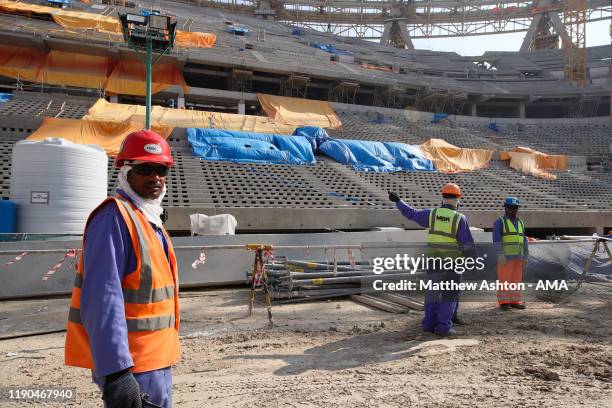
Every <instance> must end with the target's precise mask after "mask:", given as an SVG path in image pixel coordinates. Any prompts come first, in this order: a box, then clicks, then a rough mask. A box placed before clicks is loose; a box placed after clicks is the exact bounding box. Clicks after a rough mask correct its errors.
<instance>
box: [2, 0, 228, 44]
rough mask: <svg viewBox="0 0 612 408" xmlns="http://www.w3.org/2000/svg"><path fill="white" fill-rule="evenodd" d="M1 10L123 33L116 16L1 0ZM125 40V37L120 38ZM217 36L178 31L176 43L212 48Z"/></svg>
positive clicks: (73, 25)
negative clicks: (36, 15)
mask: <svg viewBox="0 0 612 408" xmlns="http://www.w3.org/2000/svg"><path fill="white" fill-rule="evenodd" d="M0 11H3V12H5V13H10V14H19V15H24V16H27V17H31V16H32V14H38V15H40V16H45V17H48V16H50V17H51V18H52V19H53V21H55V22H56V23H57V24H59V25H60V26H62V27H64V28H68V29H71V30H75V29H80V30H94V31H98V32H103V33H110V34H117V35H121V23H120V22H119V20H118V19H117V18H115V17H111V16H103V15H101V14H95V13H87V12H84V11H72V10H62V9H58V8H55V7H48V6H40V5H37V4H29V3H21V2H13V1H8V0H0ZM118 40H119V41H123V38H118ZM216 41H217V37H216V36H215V35H214V34H209V33H200V32H190V31H177V33H176V43H177V44H178V45H180V46H182V47H186V48H211V47H213V46H214V45H215V43H216Z"/></svg>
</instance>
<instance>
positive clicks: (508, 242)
mask: <svg viewBox="0 0 612 408" xmlns="http://www.w3.org/2000/svg"><path fill="white" fill-rule="evenodd" d="M499 219H500V220H501V223H502V246H503V249H504V255H522V254H523V249H524V248H523V247H524V245H525V225H524V224H523V221H522V220H521V219H518V222H517V227H518V229H517V228H515V227H514V224H513V223H512V221H511V220H509V219H507V218H506V217H499Z"/></svg>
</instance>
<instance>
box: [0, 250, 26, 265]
mask: <svg viewBox="0 0 612 408" xmlns="http://www.w3.org/2000/svg"><path fill="white" fill-rule="evenodd" d="M28 254H29V252H27V251H26V252H22V253H20V254H19V255H17V256H16V257H15V258H13V259H12V260H11V261H8V262H7V263H5V264H4V265H3V266H9V265H12V264H15V263H17V262H19V261H21V260H22V259H23V258H25V257H26V256H27V255H28Z"/></svg>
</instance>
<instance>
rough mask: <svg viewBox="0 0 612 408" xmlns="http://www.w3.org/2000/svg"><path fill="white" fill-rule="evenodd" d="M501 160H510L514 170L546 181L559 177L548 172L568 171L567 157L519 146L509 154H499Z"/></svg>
mask: <svg viewBox="0 0 612 408" xmlns="http://www.w3.org/2000/svg"><path fill="white" fill-rule="evenodd" d="M499 158H500V159H501V160H509V163H508V165H509V166H510V167H512V168H513V169H516V170H518V171H520V172H522V173H525V174H531V175H532V176H535V177H539V178H542V179H546V180H556V179H557V176H555V175H554V174H552V173H549V172H547V171H546V170H549V169H556V170H567V165H568V156H566V155H563V154H559V155H554V154H546V153H542V152H539V151H537V150H534V149H530V148H529V147H522V146H517V147H515V148H514V149H512V151H509V152H499Z"/></svg>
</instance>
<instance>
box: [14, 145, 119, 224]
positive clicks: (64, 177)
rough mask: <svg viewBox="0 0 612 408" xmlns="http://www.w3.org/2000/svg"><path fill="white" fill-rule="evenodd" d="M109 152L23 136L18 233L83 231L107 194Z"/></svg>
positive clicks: (17, 150) (18, 149)
mask: <svg viewBox="0 0 612 408" xmlns="http://www.w3.org/2000/svg"><path fill="white" fill-rule="evenodd" d="M107 163H108V158H107V156H106V152H105V151H104V150H103V149H102V148H101V147H99V146H94V145H81V144H76V143H72V142H69V141H67V140H65V139H60V138H46V139H45V140H44V141H40V142H36V141H28V140H22V141H20V142H17V143H16V144H15V147H14V148H13V160H12V167H11V193H10V197H11V200H12V201H14V202H15V203H16V204H17V232H24V233H46V234H82V233H83V228H84V227H85V221H87V217H88V215H89V213H90V212H91V211H92V210H93V209H94V208H96V207H97V206H98V205H99V204H100V203H101V202H102V201H103V200H104V199H105V198H106V197H107V190H106V189H107V177H108V175H107V171H108V170H107Z"/></svg>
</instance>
